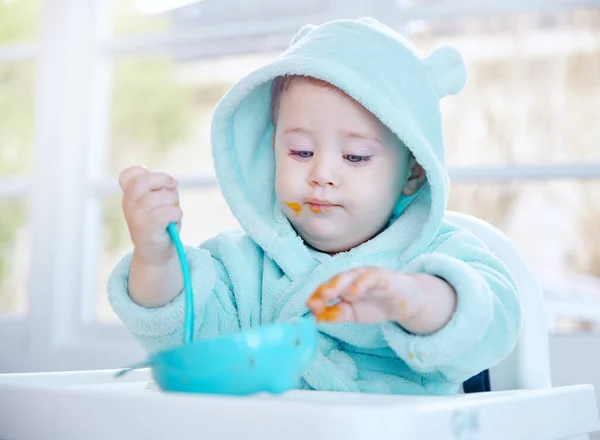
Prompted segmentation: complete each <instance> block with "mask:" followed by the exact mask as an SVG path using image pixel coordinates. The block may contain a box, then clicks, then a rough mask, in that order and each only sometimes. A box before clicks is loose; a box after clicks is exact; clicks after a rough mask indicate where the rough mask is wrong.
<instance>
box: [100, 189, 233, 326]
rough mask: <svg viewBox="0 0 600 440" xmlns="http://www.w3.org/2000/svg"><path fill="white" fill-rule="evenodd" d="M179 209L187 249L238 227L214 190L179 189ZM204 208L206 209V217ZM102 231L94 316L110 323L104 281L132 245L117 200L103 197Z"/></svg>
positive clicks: (183, 238) (217, 190)
mask: <svg viewBox="0 0 600 440" xmlns="http://www.w3.org/2000/svg"><path fill="white" fill-rule="evenodd" d="M180 199H181V200H180V201H181V208H182V209H183V213H184V219H183V227H182V231H181V240H182V242H183V243H185V244H188V245H190V246H197V245H199V244H200V243H202V242H203V241H205V240H206V239H208V238H210V237H213V236H215V235H216V234H217V233H218V232H219V231H223V230H227V229H236V228H239V224H238V222H237V221H236V220H235V218H234V217H233V214H231V211H230V210H229V207H228V206H227V204H226V203H225V201H224V200H223V198H222V196H221V192H220V191H219V189H218V188H217V187H214V188H210V189H204V190H198V189H197V190H182V191H181V192H180ZM207 207H210V210H209V211H208V213H209V215H207ZM104 210H105V211H104V229H103V237H102V238H101V240H102V241H101V242H102V243H103V247H104V248H103V251H102V260H101V262H100V265H101V266H100V268H99V270H100V277H99V280H100V286H99V287H98V292H100V294H99V295H98V301H97V304H98V306H97V315H96V316H97V317H98V319H99V320H114V319H116V316H115V314H114V313H113V311H112V309H111V308H110V304H109V303H108V298H107V294H106V282H107V280H108V277H109V275H110V272H111V270H112V268H113V267H114V265H115V264H116V262H117V261H118V260H119V258H120V257H121V256H123V254H124V253H125V252H126V251H127V250H129V249H131V247H132V244H131V240H130V237H129V232H128V231H127V224H126V223H125V219H124V217H123V212H122V210H121V198H120V197H111V198H107V199H106V201H105V204H104Z"/></svg>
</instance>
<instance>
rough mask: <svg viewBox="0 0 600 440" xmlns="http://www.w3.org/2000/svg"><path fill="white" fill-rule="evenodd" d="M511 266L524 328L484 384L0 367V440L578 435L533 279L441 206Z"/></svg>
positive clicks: (589, 426)
mask: <svg viewBox="0 0 600 440" xmlns="http://www.w3.org/2000/svg"><path fill="white" fill-rule="evenodd" d="M448 219H449V220H450V221H452V222H453V223H454V224H456V225H458V226H460V227H462V228H464V229H466V230H469V231H471V232H472V233H474V234H475V235H477V236H479V237H480V238H481V239H482V240H483V241H484V242H485V243H486V244H487V245H488V247H489V248H490V250H491V251H492V252H495V253H496V254H497V255H498V256H499V257H500V258H501V259H502V260H503V261H504V262H505V263H506V264H507V266H508V267H509V268H510V269H511V271H512V272H513V274H514V275H515V278H516V280H517V282H518V285H519V289H520V291H521V294H522V298H523V318H524V326H523V331H522V334H521V336H520V339H519V342H518V344H517V346H516V348H515V350H514V351H513V353H512V354H511V355H510V356H509V357H508V358H507V359H506V360H504V361H503V362H501V363H500V364H499V365H497V366H495V367H493V368H491V369H490V383H491V389H492V391H491V392H482V393H475V394H458V395H455V396H387V395H374V394H352V393H327V392H318V391H293V392H290V393H287V394H285V395H283V396H272V395H260V396H253V397H246V398H232V397H222V396H199V395H183V394H166V393H160V392H157V391H151V390H148V387H147V384H148V381H149V379H150V375H149V371H148V370H138V371H134V372H132V373H130V375H128V376H126V377H124V378H122V379H120V380H119V381H115V380H114V379H113V373H114V372H115V371H114V370H101V371H85V372H84V371H80V372H64V373H42V374H8V375H0V439H21V438H26V439H37V438H44V439H45V438H61V439H64V440H69V439H78V440H79V439H86V440H94V439H109V438H110V439H136V438H143V439H153V438H157V439H159V438H160V439H165V438H166V439H171V438H172V439H177V440H183V439H188V438H189V439H197V438H206V439H219V440H221V439H236V440H237V439H239V438H250V439H259V438H260V439H265V440H266V439H289V440H306V439H307V438H310V439H311V440H321V439H323V440H335V439H343V440H350V439H394V440H416V439H418V440H427V439H435V440H451V439H454V440H480V439H485V440H562V439H571V440H584V439H588V438H589V437H588V434H589V433H591V432H593V431H596V430H598V429H600V420H599V418H598V410H597V406H596V399H595V395H594V389H593V387H591V386H590V385H577V386H569V387H560V388H552V387H551V383H550V365H549V356H548V335H547V332H546V323H545V321H544V319H543V304H542V296H541V292H540V289H539V287H538V286H537V283H536V282H535V279H534V277H533V275H532V274H531V272H530V271H529V270H528V269H527V266H526V265H525V263H524V262H523V260H522V258H521V256H520V255H519V252H518V251H517V249H516V248H515V246H514V245H513V244H512V242H511V241H510V240H509V239H508V238H507V237H506V236H505V235H504V234H502V233H501V232H500V231H498V230H497V229H495V228H493V227H492V226H490V225H489V224H487V223H485V222H483V221H481V220H478V219H476V218H474V217H471V216H468V215H465V214H459V213H455V212H449V213H448Z"/></svg>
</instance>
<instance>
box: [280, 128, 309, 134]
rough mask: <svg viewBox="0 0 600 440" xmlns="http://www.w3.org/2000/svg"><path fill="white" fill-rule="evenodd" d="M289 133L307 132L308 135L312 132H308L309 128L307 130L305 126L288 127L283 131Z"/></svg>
mask: <svg viewBox="0 0 600 440" xmlns="http://www.w3.org/2000/svg"><path fill="white" fill-rule="evenodd" d="M290 133H301V134H308V135H311V134H312V133H311V132H310V130H308V129H307V128H304V127H288V128H286V129H285V130H284V131H283V134H290Z"/></svg>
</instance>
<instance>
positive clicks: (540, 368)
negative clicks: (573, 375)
mask: <svg viewBox="0 0 600 440" xmlns="http://www.w3.org/2000/svg"><path fill="white" fill-rule="evenodd" d="M446 219H447V220H448V221H450V222H451V223H453V224H454V225H456V226H458V227H460V228H462V229H465V230H467V231H469V232H471V233H472V234H474V235H476V236H477V237H479V238H480V239H481V240H482V241H483V242H484V243H485V244H486V245H487V247H488V248H489V249H490V251H492V252H493V253H494V254H495V255H496V256H497V257H498V258H500V259H501V260H502V261H503V262H504V264H506V266H507V267H508V269H509V270H510V271H511V272H512V274H513V276H514V278H515V280H516V282H517V285H518V289H519V292H520V293H521V302H522V328H521V335H520V337H519V341H518V342H517V346H516V347H515V349H514V350H513V352H512V353H511V354H510V355H509V356H508V357H507V358H506V359H505V360H504V361H502V362H501V363H499V364H498V365H496V366H494V367H492V368H490V370H489V373H490V388H491V390H492V391H502V390H516V389H540V388H550V386H551V380H550V357H549V353H548V330H547V327H546V320H545V319H544V305H543V302H542V292H541V290H540V287H539V286H538V284H537V282H536V280H535V277H534V276H533V273H532V272H531V271H530V269H529V267H528V266H527V264H526V263H525V261H524V260H523V257H522V256H521V255H520V253H519V251H518V249H517V247H516V246H515V244H514V243H513V242H512V241H511V240H510V239H509V238H508V237H507V236H506V235H505V234H504V233H503V232H501V231H500V230H499V229H497V228H495V227H494V226H492V225H490V224H489V223H486V222H484V221H483V220H480V219H478V218H476V217H473V216H471V215H467V214H463V213H459V212H453V211H447V212H446Z"/></svg>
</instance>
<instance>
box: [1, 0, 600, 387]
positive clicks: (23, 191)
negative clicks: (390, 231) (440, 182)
mask: <svg viewBox="0 0 600 440" xmlns="http://www.w3.org/2000/svg"><path fill="white" fill-rule="evenodd" d="M365 15H369V16H374V17H376V18H378V19H380V20H382V21H383V22H384V23H386V24H387V25H389V26H391V27H393V28H395V29H397V30H399V31H400V32H402V33H403V34H404V35H406V36H407V37H408V38H409V39H411V40H412V41H413V42H414V43H415V45H416V46H417V48H418V49H419V50H420V51H421V52H422V53H423V54H427V53H429V52H430V51H432V50H433V49H434V48H436V47H437V46H439V45H441V44H445V43H448V44H452V45H454V46H456V47H457V48H459V49H460V50H461V52H462V53H463V55H464V57H465V60H466V63H467V67H468V72H469V81H468V85H467V87H466V89H465V90H464V91H463V92H462V93H461V94H460V95H459V96H457V97H450V98H446V99H445V100H444V101H443V111H444V118H445V122H446V136H447V148H448V163H449V165H450V167H451V177H452V182H453V184H452V193H451V200H450V206H449V208H450V209H453V210H458V211H463V212H467V213H470V214H473V215H476V216H478V217H480V218H482V219H484V220H486V221H488V222H490V223H492V224H494V225H496V226H497V227H499V228H500V229H501V230H503V231H504V232H505V233H506V234H508V236H510V237H511V238H512V239H513V240H514V241H515V242H516V243H517V245H518V246H519V247H520V249H521V251H522V252H523V255H524V256H525V258H526V259H527V261H528V262H529V264H530V265H531V267H532V268H533V269H534V271H535V273H536V274H537V276H538V279H539V282H540V285H541V286H542V288H543V291H544V296H545V303H546V312H547V325H548V329H549V331H550V332H551V334H552V337H551V353H552V359H553V372H554V375H555V381H557V382H558V383H561V382H565V383H566V382H574V383H577V382H593V381H597V382H599V383H600V378H599V377H596V376H594V375H592V373H591V371H592V370H591V369H592V368H593V365H594V364H596V365H597V363H598V362H600V358H599V356H600V355H597V354H596V355H594V354H593V353H600V350H598V348H600V337H599V333H600V118H599V117H600V0H519V1H516V0H503V1H492V0H479V1H474V0H397V1H395V0H354V1H342V0H305V1H302V2H296V1H284V0H203V1H192V0H178V1H175V0H171V1H168V0H119V1H117V0H113V1H112V2H111V1H110V0H87V1H81V0H46V1H44V0H0V372H11V371H54V370H73V369H87V368H113V367H118V366H122V365H124V364H126V363H129V362H132V361H136V360H139V359H140V358H141V357H142V356H143V353H142V352H141V350H140V349H139V348H138V347H137V345H136V344H135V343H134V342H133V341H132V339H131V338H130V336H129V335H128V334H127V332H126V331H125V329H124V328H123V326H122V325H121V324H120V323H119V322H118V320H117V319H116V317H115V315H114V314H113V313H112V311H111V309H110V306H109V305H108V302H107V297H106V291H105V285H106V280H107V277H108V274H109V273H110V270H111V268H112V265H113V264H114V263H115V262H116V261H117V259H118V258H119V257H120V256H121V255H122V254H123V253H124V252H125V251H127V250H128V249H129V248H130V245H131V244H130V241H129V236H128V233H127V229H126V225H125V222H124V219H123V216H122V213H121V210H120V192H119V189H118V186H117V184H116V176H117V174H118V172H119V171H120V170H121V169H123V168H124V167H127V166H129V165H132V164H137V163H143V164H145V165H146V166H148V167H149V168H151V169H156V170H159V169H160V170H166V171H168V172H170V173H172V174H174V175H175V176H176V177H177V178H178V179H179V180H180V181H181V182H182V187H183V190H182V200H181V203H182V207H183V209H184V212H185V221H184V229H183V232H182V235H183V239H184V241H186V242H188V243H190V244H194V243H199V242H200V241H202V240H204V239H206V238H208V237H210V236H212V235H214V234H215V233H217V232H218V231H219V230H221V229H224V228H233V227H237V222H236V220H235V219H234V218H233V216H232V215H231V213H230V211H229V209H228V208H227V206H226V204H225V203H224V201H223V199H222V197H221V196H220V193H219V190H218V187H217V186H216V182H215V179H214V175H213V170H212V159H211V154H210V146H209V126H210V117H211V112H212V110H213V108H214V106H215V104H216V103H217V101H218V100H219V99H220V97H221V96H222V95H223V94H224V93H225V91H226V90H227V89H228V88H229V87H230V86H231V85H232V84H233V83H234V82H235V81H236V80H238V79H239V78H241V77H242V76H243V75H245V74H246V73H248V72H250V71H251V70H253V69H255V68H256V67H258V66H260V65H261V64H263V63H265V62H267V61H269V60H271V59H273V58H274V57H276V56H277V54H278V53H279V52H280V51H282V50H283V49H284V48H285V47H286V46H287V44H288V42H289V41H290V39H291V37H292V36H293V34H294V33H295V32H296V30H297V29H298V28H299V27H300V26H301V25H303V24H305V23H309V22H310V23H315V24H318V23H322V22H324V21H326V20H329V19H332V18H355V17H360V16H365ZM590 353H592V354H590ZM586 356H587V357H586ZM577 365H579V366H577ZM581 365H584V367H582V366H581ZM586 368H587V369H586Z"/></svg>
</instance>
